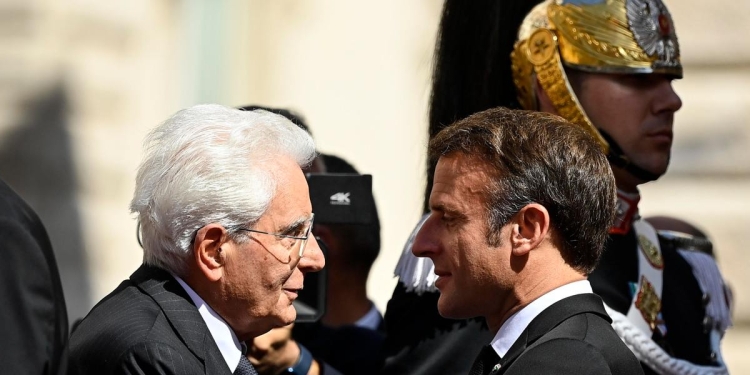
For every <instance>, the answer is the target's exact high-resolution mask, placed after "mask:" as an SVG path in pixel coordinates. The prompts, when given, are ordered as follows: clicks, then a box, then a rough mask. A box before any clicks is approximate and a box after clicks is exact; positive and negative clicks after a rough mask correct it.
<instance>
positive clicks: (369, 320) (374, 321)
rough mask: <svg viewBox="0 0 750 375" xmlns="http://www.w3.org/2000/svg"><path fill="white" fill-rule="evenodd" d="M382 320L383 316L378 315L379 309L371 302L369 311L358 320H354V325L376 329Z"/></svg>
mask: <svg viewBox="0 0 750 375" xmlns="http://www.w3.org/2000/svg"><path fill="white" fill-rule="evenodd" d="M382 320H383V316H382V315H380V311H379V310H378V308H377V307H375V304H374V303H373V304H372V307H371V308H370V311H368V312H367V314H365V315H363V316H362V317H361V318H359V320H357V321H356V322H354V325H355V326H357V327H362V328H368V329H371V330H373V331H377V330H378V326H380V322H381V321H382Z"/></svg>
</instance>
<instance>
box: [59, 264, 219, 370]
mask: <svg viewBox="0 0 750 375" xmlns="http://www.w3.org/2000/svg"><path fill="white" fill-rule="evenodd" d="M70 373H71V374H196V375H197V374H224V375H231V374H232V371H230V370H229V367H228V366H227V364H226V362H225V361H224V358H223V357H222V355H221V352H220V351H219V348H218V347H217V346H216V342H215V341H214V339H213V337H212V336H211V333H210V332H209V330H208V327H207V326H206V323H205V322H204V321H203V318H202V317H201V315H200V313H199V312H198V309H197V308H196V307H195V305H194V304H193V302H192V300H191V299H190V297H189V296H188V295H187V293H186V292H185V290H184V289H183V288H182V286H181V285H180V284H179V283H178V282H177V281H176V280H175V279H174V278H173V277H172V276H171V275H170V274H169V273H168V272H166V271H164V270H161V269H159V268H155V267H149V266H141V267H140V268H139V269H138V270H137V271H135V273H133V275H131V276H130V279H129V280H125V281H123V282H122V283H121V284H120V286H119V287H117V289H115V291H113V292H112V293H110V294H109V295H108V296H107V297H105V298H104V299H103V300H102V301H101V302H99V303H98V304H97V305H96V306H94V308H93V309H92V310H91V312H89V314H88V315H87V316H86V318H84V319H83V321H81V324H80V325H79V326H78V327H77V328H76V329H75V330H74V331H73V334H72V335H71V338H70Z"/></svg>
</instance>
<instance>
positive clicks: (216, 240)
mask: <svg viewBox="0 0 750 375" xmlns="http://www.w3.org/2000/svg"><path fill="white" fill-rule="evenodd" d="M227 238H228V234H227V230H226V229H225V228H224V227H223V226H221V225H219V224H217V223H211V224H208V225H206V226H204V227H203V228H201V229H199V230H198V232H197V233H196V234H195V241H194V243H193V255H194V259H195V264H196V266H197V268H198V270H199V271H200V273H201V274H203V275H204V276H205V277H206V278H207V279H208V280H210V281H218V280H219V279H221V277H222V276H223V275H224V262H225V260H226V256H225V254H224V250H223V249H222V246H223V245H224V244H225V243H226V242H227Z"/></svg>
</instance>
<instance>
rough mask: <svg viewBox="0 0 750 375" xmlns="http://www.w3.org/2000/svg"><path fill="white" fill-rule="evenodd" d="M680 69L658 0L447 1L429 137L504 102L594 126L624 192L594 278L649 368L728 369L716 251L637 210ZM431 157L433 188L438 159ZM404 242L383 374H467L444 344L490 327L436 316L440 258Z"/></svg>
mask: <svg viewBox="0 0 750 375" xmlns="http://www.w3.org/2000/svg"><path fill="white" fill-rule="evenodd" d="M681 77H682V65H681V63H680V52H679V44H678V41H677V37H676V34H675V28H674V24H673V22H672V18H671V16H670V14H669V12H668V11H667V8H666V6H665V5H664V4H663V3H662V1H661V0H611V1H610V0H606V1H605V0H546V1H540V0H507V1H494V0H477V1H470V2H467V1H461V0H447V1H446V3H445V6H444V8H443V15H442V20H441V24H440V30H439V38H438V41H437V44H436V56H435V73H434V76H433V88H432V98H431V103H430V127H429V134H430V137H433V136H434V135H435V134H437V133H438V132H439V131H440V130H441V129H442V128H444V127H445V126H446V125H448V124H450V123H453V122H454V121H456V120H458V119H461V118H463V117H465V116H468V115H470V114H472V113H475V112H477V111H482V110H485V109H487V108H492V107H496V106H505V107H510V108H524V109H529V110H538V111H544V112H549V113H555V114H559V115H560V116H562V117H563V118H565V119H566V120H568V121H570V122H571V123H573V124H575V125H577V126H580V127H581V128H582V129H584V130H585V131H587V132H588V133H589V134H591V135H592V136H593V137H594V138H595V139H596V140H597V142H598V143H599V145H600V147H601V149H602V151H603V152H604V153H605V154H606V155H607V159H608V160H609V163H610V166H611V168H612V171H613V173H614V176H615V180H616V183H617V188H618V211H617V218H616V220H615V224H614V225H613V226H612V228H610V236H609V239H608V241H607V243H606V245H605V251H604V253H603V255H602V258H601V260H600V262H599V265H598V266H597V268H596V269H595V270H594V272H592V273H591V275H590V276H589V280H590V281H591V285H592V287H593V290H594V292H595V293H597V294H599V295H600V296H601V297H602V299H603V300H604V302H605V306H606V307H607V312H608V313H609V314H610V315H611V316H612V318H613V321H614V322H613V327H614V328H615V330H616V331H617V332H618V334H619V335H620V337H621V338H622V339H623V340H624V341H625V342H626V344H627V345H628V346H629V347H630V348H631V350H633V352H634V353H635V354H636V357H638V359H639V360H640V361H641V362H642V365H643V366H644V370H645V371H646V372H648V373H652V372H655V373H670V374H678V373H709V374H723V373H726V372H727V370H726V366H725V365H724V363H723V361H722V359H721V354H720V341H721V337H722V336H723V334H724V332H725V330H726V329H727V327H728V326H729V325H730V324H731V319H730V316H729V308H728V305H729V301H728V300H727V298H726V293H725V285H724V283H723V281H722V278H721V275H720V273H719V271H718V268H717V267H716V263H715V261H714V260H713V259H712V258H711V256H710V255H709V254H705V253H702V252H701V251H699V250H696V249H697V247H693V246H689V247H685V246H684V242H683V241H679V242H675V241H673V240H672V239H670V238H669V237H667V236H664V235H661V234H659V233H657V231H656V230H655V229H654V228H653V227H652V226H651V225H649V224H648V223H647V222H646V221H644V220H642V219H641V218H640V216H639V215H638V207H637V204H638V201H639V200H640V196H639V193H638V185H640V184H643V183H646V182H649V181H653V180H656V179H658V178H659V177H660V176H661V175H663V174H664V173H665V172H666V170H667V166H668V164H669V158H670V151H671V145H672V138H673V132H672V125H673V117H674V113H675V112H676V111H677V110H679V108H680V107H681V105H682V102H681V101H680V98H679V96H677V94H676V93H675V91H674V90H673V89H672V85H671V83H672V80H674V79H678V78H681ZM428 167H429V168H428V171H429V172H428V183H427V189H428V191H429V190H430V189H431V188H432V180H431V179H432V175H433V173H432V172H433V171H434V168H435V164H429V165H428ZM418 227H419V226H417V228H418ZM408 250H409V245H408V244H407V249H406V250H405V252H404V254H403V255H402V258H401V260H400V262H399V266H398V267H397V274H398V276H399V278H400V281H401V283H400V284H399V285H398V286H397V287H396V290H395V291H394V295H393V298H392V299H391V301H390V302H389V304H388V308H387V310H386V314H385V320H386V327H388V342H387V345H386V347H387V348H388V355H389V358H388V359H387V365H388V367H387V373H389V374H410V375H413V374H438V373H445V374H453V373H460V372H462V371H464V369H467V368H468V367H469V366H470V363H468V362H467V361H460V360H456V359H455V358H450V359H444V358H442V357H441V355H440V353H444V352H451V353H458V355H457V356H456V357H457V358H461V357H466V356H469V353H471V352H476V351H477V350H478V346H479V345H481V343H482V342H484V338H485V337H486V336H487V335H488V332H487V330H486V328H484V327H482V326H481V325H480V324H478V323H477V322H476V321H472V320H468V321H450V320H445V319H442V318H440V317H438V316H437V311H436V310H435V308H434V307H431V306H434V303H435V300H436V299H437V293H436V291H435V287H434V284H433V282H434V277H433V276H431V274H432V271H431V270H432V269H433V267H434V266H433V265H432V264H430V263H429V261H425V260H422V259H419V260H417V259H415V258H413V257H411V254H410V252H409V251H408ZM425 270H427V271H425ZM471 337H475V338H474V339H471Z"/></svg>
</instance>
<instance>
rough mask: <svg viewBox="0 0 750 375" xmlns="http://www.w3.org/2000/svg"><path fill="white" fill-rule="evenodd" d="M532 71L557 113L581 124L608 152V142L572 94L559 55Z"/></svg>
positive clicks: (554, 55) (603, 149)
mask: <svg viewBox="0 0 750 375" xmlns="http://www.w3.org/2000/svg"><path fill="white" fill-rule="evenodd" d="M534 71H535V73H536V77H537V79H538V80H539V84H540V85H541V86H542V89H544V92H545V93H547V96H548V97H549V98H550V100H552V105H553V106H554V107H555V109H556V110H557V113H558V114H559V115H560V116H561V117H563V118H564V119H566V120H568V121H570V122H572V123H573V124H576V125H579V126H581V127H582V128H583V129H584V130H586V131H587V132H588V133H589V134H591V135H592V136H593V137H594V139H596V140H597V142H599V144H600V145H601V147H602V151H604V153H605V154H607V153H609V144H608V143H607V141H606V140H604V138H603V137H602V135H601V134H599V131H597V130H596V128H595V127H594V125H593V124H592V123H591V120H589V118H588V116H586V113H585V112H584V111H583V107H581V104H580V103H579V102H578V98H576V97H575V94H573V89H572V88H571V87H570V83H569V82H568V77H567V76H566V75H565V73H564V70H563V66H562V62H561V61H560V55H558V54H557V53H555V54H553V55H552V58H551V59H549V60H547V61H546V62H545V63H543V64H540V65H535V66H534Z"/></svg>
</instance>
